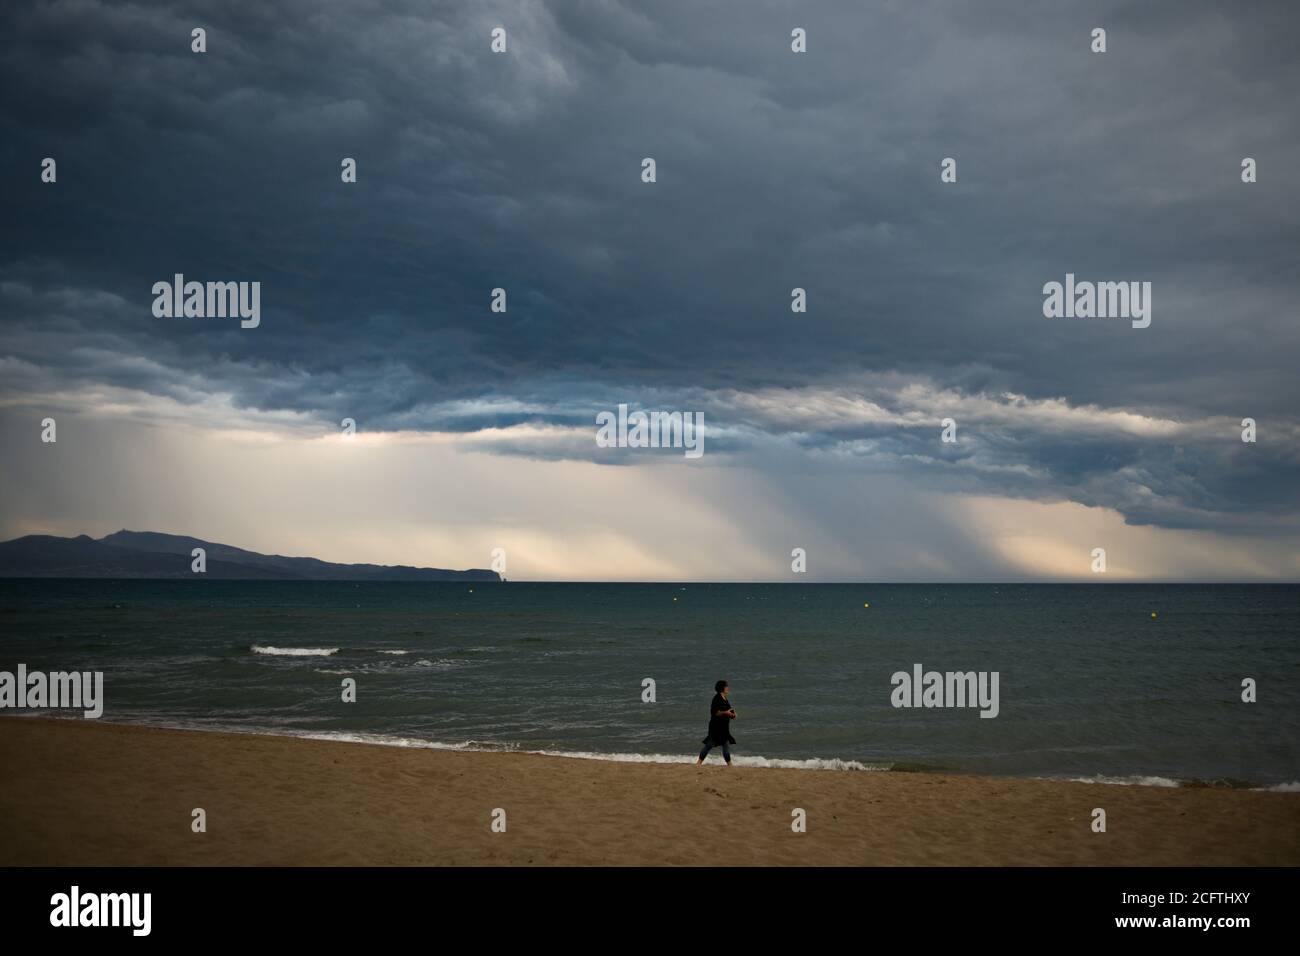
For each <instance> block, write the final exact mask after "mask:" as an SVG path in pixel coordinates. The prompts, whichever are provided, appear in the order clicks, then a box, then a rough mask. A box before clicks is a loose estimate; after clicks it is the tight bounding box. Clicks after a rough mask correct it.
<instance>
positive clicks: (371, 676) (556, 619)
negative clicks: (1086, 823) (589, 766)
mask: <svg viewBox="0 0 1300 956" xmlns="http://www.w3.org/2000/svg"><path fill="white" fill-rule="evenodd" d="M864 603H869V604H870V607H869V608H866V607H864V606H863V605H864ZM1152 613H1155V614H1156V615H1157V617H1155V618H1152ZM1298 615H1300V587H1298V586H1294V585H1285V586H1278V585H1149V586H1148V585H688V586H680V585H664V584H646V585H635V584H591V585H588V584H519V583H509V584H499V585H494V584H476V585H466V584H425V583H372V584H351V583H347V584H340V583H311V582H307V583H303V582H294V583H274V582H226V581H201V582H196V581H176V582H152V581H124V582H105V581H39V580H36V581H17V580H6V581H0V670H9V671H13V670H15V668H16V665H17V664H18V663H19V662H22V663H25V664H26V665H27V666H28V668H29V669H31V670H44V671H51V670H71V669H78V670H100V671H103V672H104V674H105V696H106V705H105V714H104V718H103V719H105V720H111V721H121V722H141V723H150V724H160V725H170V726H195V727H208V728H213V729H217V728H224V729H240V730H249V731H265V732H274V733H309V734H328V735H345V736H363V737H369V736H372V735H377V736H380V737H383V738H388V739H391V740H394V741H396V740H402V741H407V742H423V743H434V744H440V745H450V746H472V747H483V748H517V749H526V750H545V751H562V752H569V753H583V754H593V755H602V756H607V757H618V756H619V755H637V756H639V757H642V758H653V757H655V756H656V755H660V756H668V757H672V758H685V757H686V756H688V755H689V754H691V753H693V752H694V751H695V750H696V749H698V746H699V741H700V738H701V737H702V736H703V735H704V730H705V725H706V718H707V709H708V703H709V699H710V697H711V695H712V687H713V682H714V681H715V680H717V679H718V678H726V679H727V680H729V681H730V682H731V685H732V688H733V694H732V701H733V703H734V704H735V707H736V709H737V713H738V716H739V719H738V720H737V721H736V723H735V724H734V729H733V733H734V735H735V737H736V739H737V741H738V742H739V745H738V747H737V748H736V753H737V755H738V756H740V757H742V758H747V759H752V760H755V761H759V760H760V759H761V760H765V761H773V760H792V761H801V762H806V763H808V764H810V765H814V766H816V765H827V763H828V762H832V763H830V765H835V764H834V763H833V762H834V761H847V762H853V763H856V764H861V765H864V766H871V767H893V768H919V769H945V770H953V771H961V772H978V773H992V774H1012V775H1046V776H1068V777H1106V778H1139V777H1161V778H1168V779H1170V780H1179V781H1188V780H1199V781H1222V782H1228V783H1233V784H1236V785H1250V786H1275V785H1279V784H1287V783H1294V782H1296V781H1300V752H1298V751H1297V747H1296V740H1297V738H1300V641H1298V640H1297V627H1296V622H1297V620H1300V617H1298ZM254 648H261V649H262V650H260V651H259V650H254ZM270 649H275V650H270ZM303 649H314V650H315V651H317V652H318V653H314V654H311V655H310V656H287V655H285V654H284V653H283V652H284V651H287V650H303ZM916 663H920V664H922V665H923V666H924V668H925V669H926V670H938V671H997V672H998V673H999V715H998V716H997V717H996V718H994V719H985V718H980V717H979V716H978V711H977V710H974V709H969V708H968V709H956V708H952V709H942V708H934V709H896V708H894V707H893V706H891V702H890V695H891V691H892V690H893V687H892V685H891V681H890V678H891V675H892V674H893V673H894V672H896V671H909V672H910V671H911V669H912V666H913V665H914V664H916ZM345 677H351V678H353V679H355V680H356V682H357V701H356V702H355V703H344V702H342V700H341V682H342V680H343V679H344V678H345ZM1246 677H1250V678H1253V679H1254V680H1255V681H1256V682H1257V686H1258V702H1256V703H1243V702H1242V700H1241V684H1242V679H1243V678H1246ZM646 678H651V679H653V680H654V681H655V690H656V696H657V701H656V702H655V703H643V702H642V684H643V680H644V679H646ZM0 732H2V731H0Z"/></svg>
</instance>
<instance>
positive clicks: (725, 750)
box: [722, 744, 731, 764]
mask: <svg viewBox="0 0 1300 956" xmlns="http://www.w3.org/2000/svg"><path fill="white" fill-rule="evenodd" d="M722 759H723V760H725V761H727V763H728V764H730V763H731V748H730V747H728V746H727V745H726V744H723V745H722Z"/></svg>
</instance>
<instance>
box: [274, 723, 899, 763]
mask: <svg viewBox="0 0 1300 956" xmlns="http://www.w3.org/2000/svg"><path fill="white" fill-rule="evenodd" d="M293 736H295V737H303V738H306V739H308V740H333V741H337V742H340V743H357V744H378V745H380V746H384V747H413V748H419V749H424V750H455V751H461V752H469V753H499V752H501V751H509V752H511V753H526V754H533V755H535V756H539V757H568V758H570V759H575V760H605V761H609V762H612V763H675V764H683V763H684V764H690V763H694V762H695V755H694V754H630V753H596V752H594V751H590V750H523V749H521V748H520V747H519V745H518V744H494V743H488V742H484V741H477V740H466V741H463V742H461V743H456V744H448V743H440V742H438V741H434V740H420V739H417V738H414V737H389V736H385V735H383V734H366V733H352V732H348V731H322V732H316V733H312V732H308V733H295V734H293ZM710 756H714V755H712V754H711V755H710ZM731 759H732V763H734V764H736V765H737V766H740V767H779V768H787V769H792V770H888V769H889V767H887V766H885V765H874V764H864V763H861V762H859V761H857V760H841V759H840V758H838V757H811V758H809V759H806V760H792V759H786V758H781V757H742V756H740V755H738V754H737V755H733V756H732V758H731ZM710 762H714V761H710ZM716 762H719V763H720V762H721V758H719V759H718V761H716Z"/></svg>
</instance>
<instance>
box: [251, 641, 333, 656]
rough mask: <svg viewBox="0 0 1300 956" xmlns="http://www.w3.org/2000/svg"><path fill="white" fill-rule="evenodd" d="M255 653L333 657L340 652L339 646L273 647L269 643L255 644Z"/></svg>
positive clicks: (253, 648)
mask: <svg viewBox="0 0 1300 956" xmlns="http://www.w3.org/2000/svg"><path fill="white" fill-rule="evenodd" d="M252 651H253V653H254V654H270V655H271V656H273V657H332V656H334V655H335V654H337V653H338V652H339V649H338V648H337V647H271V646H270V645H267V644H254V645H253V647H252Z"/></svg>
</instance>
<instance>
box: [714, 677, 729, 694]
mask: <svg viewBox="0 0 1300 956" xmlns="http://www.w3.org/2000/svg"><path fill="white" fill-rule="evenodd" d="M726 686H727V682H726V681H725V680H720V681H718V682H717V683H716V684H714V685H713V692H714V693H715V694H721V693H722V689H723V688H724V687H726Z"/></svg>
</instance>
